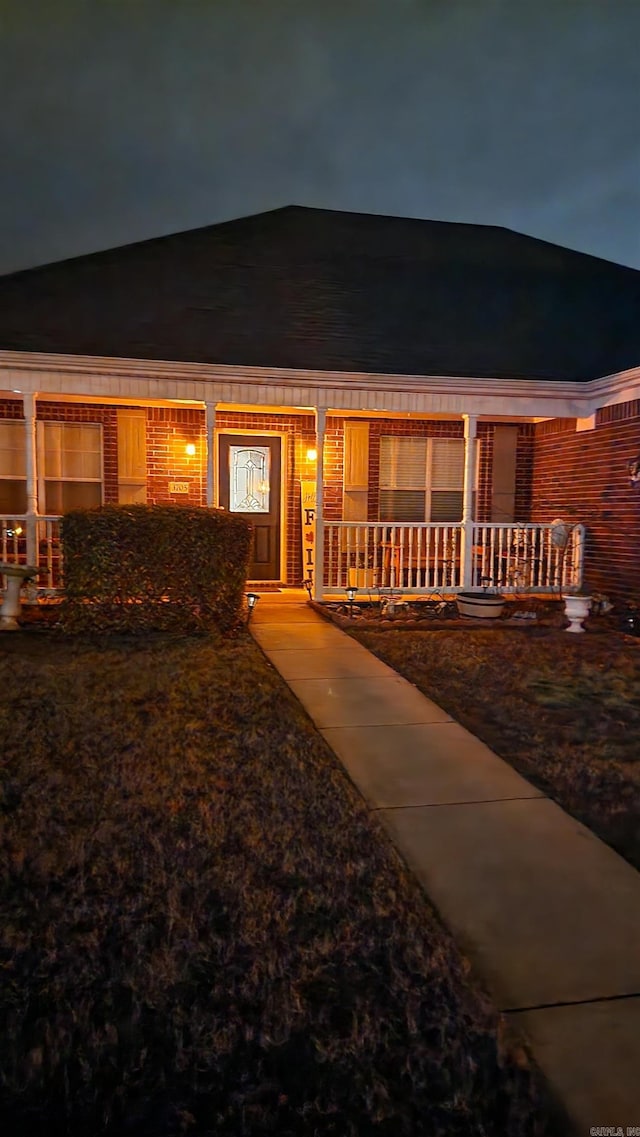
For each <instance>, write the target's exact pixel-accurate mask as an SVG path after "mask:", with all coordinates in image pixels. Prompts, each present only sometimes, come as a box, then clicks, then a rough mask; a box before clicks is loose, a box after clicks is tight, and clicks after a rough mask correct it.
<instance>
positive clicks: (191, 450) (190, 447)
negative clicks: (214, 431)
mask: <svg viewBox="0 0 640 1137" xmlns="http://www.w3.org/2000/svg"><path fill="white" fill-rule="evenodd" d="M184 452H185V454H188V456H189V458H193V456H194V454H195V452H196V447H195V442H187V445H186V446H185V448H184Z"/></svg>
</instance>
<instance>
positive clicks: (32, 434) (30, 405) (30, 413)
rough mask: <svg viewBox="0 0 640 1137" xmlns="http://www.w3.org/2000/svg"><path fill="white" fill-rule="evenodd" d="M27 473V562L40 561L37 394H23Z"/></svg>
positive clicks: (34, 563)
mask: <svg viewBox="0 0 640 1137" xmlns="http://www.w3.org/2000/svg"><path fill="white" fill-rule="evenodd" d="M22 406H23V413H24V428H25V447H24V450H25V464H26V475H27V478H26V480H27V563H28V564H30V565H37V563H38V470H37V453H36V396H35V392H31V393H29V394H26V395H23V396H22Z"/></svg>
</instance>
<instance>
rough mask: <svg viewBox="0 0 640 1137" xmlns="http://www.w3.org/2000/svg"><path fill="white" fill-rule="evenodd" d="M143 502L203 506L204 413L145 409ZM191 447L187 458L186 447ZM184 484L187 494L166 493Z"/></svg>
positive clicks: (204, 501) (205, 483)
mask: <svg viewBox="0 0 640 1137" xmlns="http://www.w3.org/2000/svg"><path fill="white" fill-rule="evenodd" d="M146 422H147V501H148V503H149V505H192V506H203V505H206V503H207V475H206V457H205V456H206V437H205V412H204V410H203V409H201V408H198V407H147V413H146ZM189 444H193V445H194V446H195V448H196V452H195V454H194V455H193V457H191V456H190V455H188V454H187V452H186V447H187V446H188V445H189ZM170 482H186V483H187V485H188V486H189V492H188V493H186V494H184V493H181V494H174V493H170V492H169V483H170Z"/></svg>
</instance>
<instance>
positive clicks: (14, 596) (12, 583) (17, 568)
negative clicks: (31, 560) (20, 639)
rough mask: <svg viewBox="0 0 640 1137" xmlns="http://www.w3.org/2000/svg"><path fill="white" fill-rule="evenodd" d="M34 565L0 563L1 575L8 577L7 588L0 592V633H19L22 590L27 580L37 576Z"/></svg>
mask: <svg viewBox="0 0 640 1137" xmlns="http://www.w3.org/2000/svg"><path fill="white" fill-rule="evenodd" d="M37 573H38V570H37V568H34V567H33V565H14V564H5V562H4V561H3V562H2V563H0V574H1V575H2V576H4V577H6V580H7V587H6V589H5V591H4V592H2V591H0V601H2V603H0V632H17V631H18V616H19V615H20V589H21V588H22V585H23V584H24V582H25V581H26V580H29V578H30V577H34V576H37Z"/></svg>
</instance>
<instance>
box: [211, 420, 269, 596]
mask: <svg viewBox="0 0 640 1137" xmlns="http://www.w3.org/2000/svg"><path fill="white" fill-rule="evenodd" d="M219 441H220V447H219V455H220V458H219V478H220V481H219V485H220V505H221V506H223V507H224V508H225V509H228V510H229V511H230V512H231V513H239V514H240V516H241V517H245V518H246V519H247V521H250V522H251V524H252V526H253V541H252V545H251V554H250V561H249V580H280V470H281V455H280V451H281V440H280V438H274V437H273V436H269V435H258V434H221V435H220V439H219Z"/></svg>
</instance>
